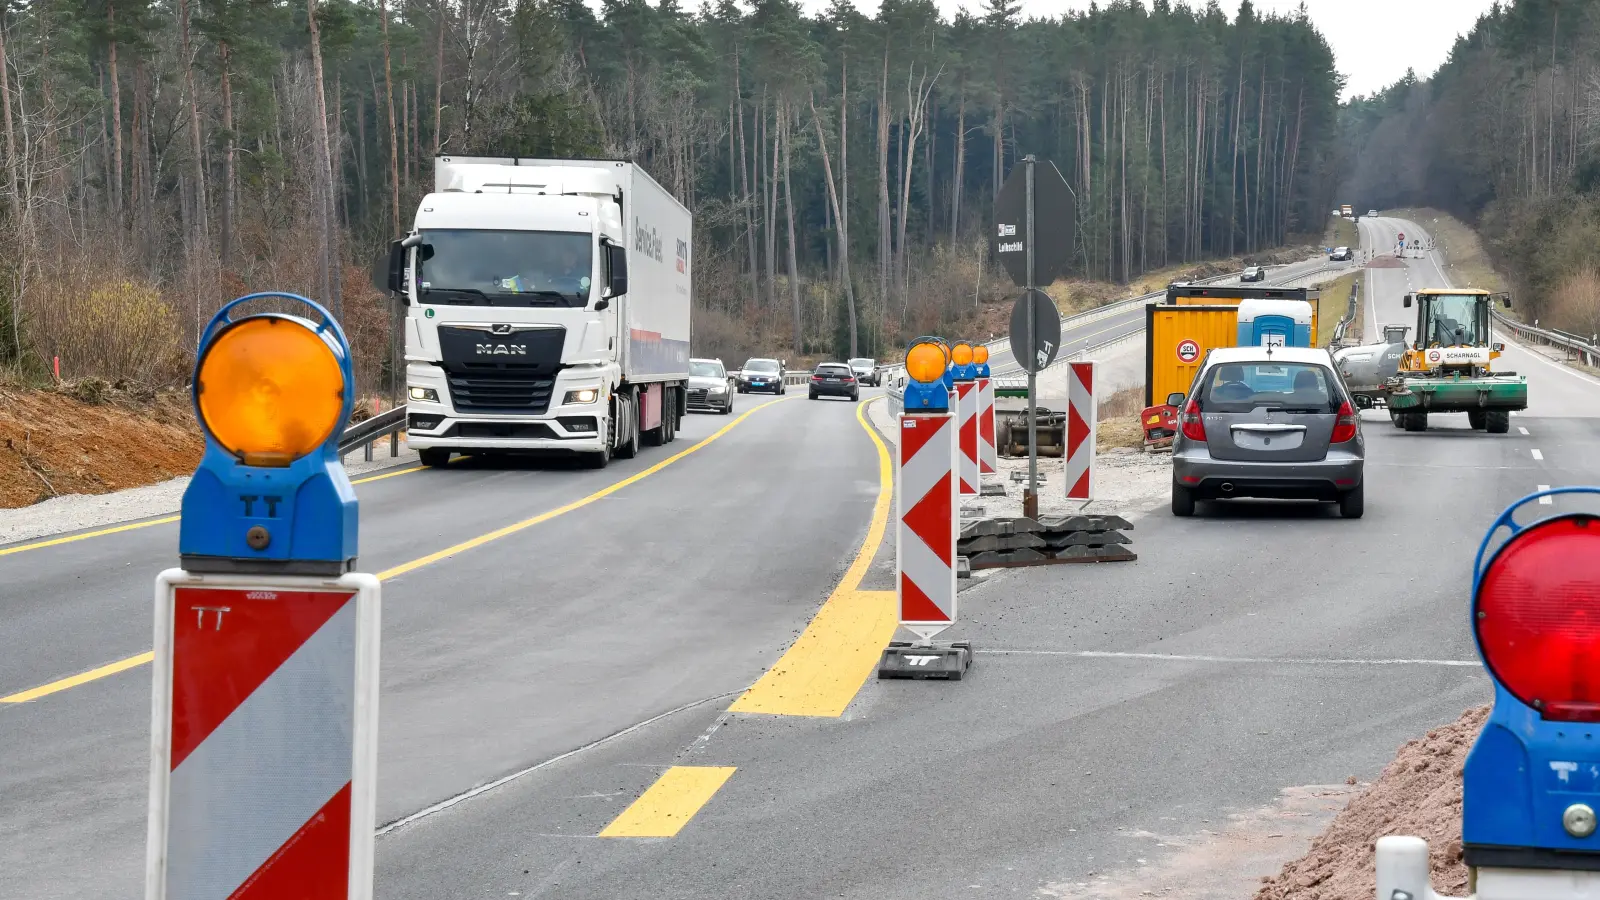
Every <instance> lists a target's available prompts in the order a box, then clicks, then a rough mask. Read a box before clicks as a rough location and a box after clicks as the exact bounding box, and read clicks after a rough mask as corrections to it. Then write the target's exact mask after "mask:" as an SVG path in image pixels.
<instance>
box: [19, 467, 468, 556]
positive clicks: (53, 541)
mask: <svg viewBox="0 0 1600 900" xmlns="http://www.w3.org/2000/svg"><path fill="white" fill-rule="evenodd" d="M465 458H466V457H462V459H465ZM423 468H425V467H424V466H412V467H411V468H409V469H398V470H396V471H393V472H384V473H383V474H381V475H369V476H367V477H366V478H357V479H355V480H354V481H352V482H350V483H351V484H366V483H367V482H369V481H382V480H383V479H385V478H393V477H395V476H396V475H407V474H410V473H412V472H420V471H422V469H423ZM181 518H183V517H182V516H162V517H161V518H159V519H150V520H148V521H145V522H129V523H128V524H126V525H113V526H112V527H110V528H101V529H99V530H96V531H85V532H84V533H83V534H69V535H67V536H66V537H58V538H50V539H49V540H45V541H34V542H33V543H31V544H19V545H17V546H15V547H4V548H0V556H10V555H11V554H13V553H21V552H22V551H24V550H42V549H44V548H45V547H58V546H60V545H62V544H71V543H73V542H74V541H86V540H88V539H89V538H97V537H105V536H106V535H108V534H120V533H121V532H124V531H133V530H134V529H136V528H149V527H151V526H152V525H170V524H172V523H173V522H176V521H178V520H179V519H181Z"/></svg>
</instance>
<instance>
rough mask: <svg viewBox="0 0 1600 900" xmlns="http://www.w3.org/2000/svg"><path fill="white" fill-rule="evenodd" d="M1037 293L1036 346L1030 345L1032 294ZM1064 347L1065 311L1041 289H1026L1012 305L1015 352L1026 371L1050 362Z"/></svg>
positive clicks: (1012, 332)
mask: <svg viewBox="0 0 1600 900" xmlns="http://www.w3.org/2000/svg"><path fill="white" fill-rule="evenodd" d="M1030 294H1031V295H1033V346H1032V347H1031V348H1030V347H1029V346H1028V296H1029V295H1030ZM1060 349H1061V313H1060V311H1058V310H1057V309H1056V304H1055V301H1054V300H1051V299H1050V295H1049V294H1046V293H1045V292H1044V291H1041V290H1032V291H1024V292H1023V294H1022V296H1021V297H1018V298H1017V302H1016V304H1015V305H1014V306H1012V307H1011V355H1012V356H1013V357H1015V358H1016V360H1017V363H1018V364H1019V365H1021V366H1022V370H1023V371H1024V372H1037V371H1039V370H1040V369H1043V368H1044V367H1045V366H1048V365H1050V363H1051V362H1053V361H1054V360H1055V358H1056V352H1057V351H1058V350H1060Z"/></svg>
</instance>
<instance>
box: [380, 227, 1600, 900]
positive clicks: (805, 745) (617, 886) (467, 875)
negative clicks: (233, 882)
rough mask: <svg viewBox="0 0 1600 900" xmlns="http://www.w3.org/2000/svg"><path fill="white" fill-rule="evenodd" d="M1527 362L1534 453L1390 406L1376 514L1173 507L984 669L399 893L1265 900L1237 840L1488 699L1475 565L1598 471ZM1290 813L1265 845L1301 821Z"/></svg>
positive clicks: (443, 834)
mask: <svg viewBox="0 0 1600 900" xmlns="http://www.w3.org/2000/svg"><path fill="white" fill-rule="evenodd" d="M1406 230H1407V231H1408V232H1410V231H1412V230H1413V228H1411V227H1410V226H1409V225H1407V227H1406ZM1408 268H1409V269H1410V270H1411V277H1412V279H1413V281H1415V282H1419V283H1420V282H1424V281H1426V280H1428V279H1430V278H1435V279H1437V278H1439V277H1440V276H1438V274H1437V269H1436V268H1435V267H1434V266H1433V264H1432V262H1431V261H1430V260H1426V259H1419V260H1412V261H1410V262H1409V263H1408ZM1374 274H1378V270H1374ZM1400 278H1401V280H1402V281H1403V280H1404V274H1403V273H1402V274H1401V276H1400ZM1375 287H1376V292H1375V293H1376V296H1374V294H1373V293H1369V295H1368V296H1369V297H1371V298H1372V302H1374V303H1375V305H1376V306H1377V308H1378V309H1379V310H1380V312H1381V313H1383V314H1384V315H1387V314H1388V313H1387V311H1388V310H1391V309H1394V308H1398V306H1399V304H1398V294H1397V293H1396V292H1397V291H1400V284H1399V283H1397V282H1394V281H1391V280H1386V279H1383V278H1379V279H1377V283H1376V285H1375ZM1391 294H1393V296H1391ZM1528 362H1529V368H1528V374H1529V381H1530V390H1531V391H1532V394H1533V396H1534V397H1535V398H1536V402H1543V401H1539V400H1538V399H1537V398H1541V397H1546V398H1550V399H1549V401H1548V403H1549V405H1550V406H1552V407H1558V408H1557V410H1556V411H1555V412H1552V413H1549V414H1545V413H1541V414H1540V415H1537V416H1536V415H1531V414H1530V415H1527V416H1521V415H1519V416H1517V417H1516V418H1515V419H1514V422H1515V423H1516V427H1514V428H1513V429H1512V433H1510V434H1508V435H1503V436H1499V435H1496V436H1491V435H1486V434H1483V433H1482V432H1471V431H1469V430H1467V428H1466V423H1465V421H1461V422H1453V421H1451V418H1452V417H1444V416H1441V417H1439V420H1438V423H1437V425H1438V427H1436V428H1434V429H1431V430H1429V431H1428V432H1425V433H1420V434H1410V433H1406V432H1402V431H1400V430H1398V429H1395V428H1393V427H1391V426H1390V424H1389V422H1388V419H1387V417H1386V416H1384V415H1383V414H1382V413H1381V412H1380V413H1368V414H1366V418H1365V424H1364V426H1363V430H1364V433H1365V435H1366V439H1367V441H1368V459H1369V464H1368V469H1367V478H1368V479H1370V484H1369V485H1368V497H1369V502H1368V509H1367V514H1366V517H1365V518H1363V519H1361V520H1355V521H1351V520H1344V519H1340V518H1338V516H1337V515H1336V514H1335V513H1333V512H1331V511H1330V510H1329V509H1327V508H1325V507H1314V506H1313V507H1307V506H1303V505H1295V504H1280V503H1268V502H1262V503H1240V504H1235V505H1232V506H1227V505H1220V504H1219V505H1213V508H1211V509H1208V510H1206V511H1205V512H1206V513H1208V514H1206V515H1202V516H1200V517H1197V518H1194V519H1175V518H1172V517H1170V516H1169V515H1167V514H1166V513H1165V512H1164V511H1163V510H1159V509H1158V510H1154V511H1150V514H1148V515H1145V516H1143V517H1141V518H1139V519H1138V522H1137V528H1136V529H1135V531H1134V532H1133V533H1132V535H1131V536H1132V537H1134V540H1135V543H1134V549H1135V550H1137V551H1138V552H1139V554H1140V559H1139V560H1138V561H1137V562H1134V563H1129V564H1126V565H1102V566H1083V567H1077V566H1072V567H1060V568H1039V569H1019V570H1013V571H1010V572H1005V573H1003V574H1000V575H998V576H995V577H993V578H991V579H989V580H986V581H985V582H983V583H982V584H980V585H978V586H977V587H974V588H972V589H971V590H968V591H965V592H963V594H962V595H961V610H962V612H961V616H962V621H961V623H960V624H959V625H958V626H957V627H956V628H955V629H953V630H952V631H951V632H948V633H947V634H946V635H945V637H950V638H955V639H970V640H972V641H973V643H974V646H975V647H977V648H978V651H979V655H978V660H977V662H976V664H975V666H974V669H973V670H972V672H971V675H970V677H969V678H968V679H967V680H965V681H962V682H960V683H938V682H882V683H880V682H877V681H875V680H867V681H865V683H864V684H863V685H862V686H861V688H860V690H859V693H857V694H855V695H854V696H853V700H852V702H851V703H850V704H849V706H848V707H847V708H846V709H845V710H844V712H843V713H842V714H841V715H838V716H829V715H762V714H748V713H743V712H739V711H737V710H735V711H719V710H717V709H704V710H697V711H692V712H689V713H686V714H684V715H682V716H680V717H677V718H676V719H674V720H672V721H670V722H663V723H660V725H659V726H657V727H653V728H651V729H648V730H644V731H641V732H639V733H637V734H634V735H629V736H627V737H625V738H624V739H620V740H618V741H615V742H612V743H610V744H607V745H605V746H603V747H599V748H595V749H594V750H593V751H590V752H589V753H588V754H587V755H585V756H580V757H579V758H575V759H573V760H570V761H569V762H568V763H567V764H564V768H562V770H561V771H560V772H559V773H557V772H551V773H548V774H546V775H543V776H542V777H531V776H530V777H529V778H526V779H523V780H520V781H518V782H515V783H512V784H510V785H507V786H505V787H504V788H503V789H501V790H499V791H496V792H492V793H490V794H486V795H484V796H482V797H480V798H477V799H476V800H475V801H473V802H472V803H471V804H463V805H462V806H460V807H458V808H456V809H452V810H449V811H446V812H444V813H441V814H439V815H438V816H436V817H434V818H433V819H430V820H424V821H422V822H418V823H416V825H415V826H412V827H408V828H405V829H401V830H398V831H396V832H394V833H392V834H389V835H386V836H385V837H384V838H383V839H382V841H381V842H380V845H379V878H380V888H381V890H382V892H383V895H384V896H385V897H397V898H419V900H420V898H427V897H435V896H440V895H442V894H444V893H446V892H450V891H452V890H453V891H458V892H461V893H465V892H467V891H471V892H473V893H480V892H481V893H482V894H484V895H493V896H509V895H512V894H513V893H514V894H516V895H518V896H522V897H563V898H565V897H574V898H612V897H651V898H680V897H683V898H688V897H728V898H751V900H755V898H810V897H823V896H826V897H841V898H861V900H866V898H907V900H910V898H926V897H946V896H985V897H991V896H1043V897H1079V896H1083V897H1089V896H1094V897H1105V896H1139V894H1140V893H1141V892H1142V891H1146V890H1148V891H1154V892H1164V894H1163V895H1166V896H1247V895H1248V891H1249V890H1250V889H1251V887H1252V881H1253V878H1252V877H1251V876H1252V875H1256V874H1265V873H1267V872H1270V871H1271V870H1272V869H1273V868H1275V864H1274V865H1271V866H1267V867H1265V868H1262V869H1259V870H1257V871H1255V872H1249V871H1243V872H1241V871H1239V870H1238V869H1237V868H1230V865H1232V864H1231V863H1230V859H1231V857H1232V856H1234V855H1236V854H1237V850H1238V848H1237V846H1236V845H1230V844H1228V843H1226V842H1225V841H1224V840H1223V839H1222V838H1219V837H1217V835H1218V833H1220V832H1227V831H1229V830H1230V829H1233V828H1236V827H1238V823H1239V822H1240V821H1242V820H1248V819H1249V815H1248V814H1249V813H1250V811H1253V810H1260V809H1268V810H1272V809H1277V808H1278V805H1279V804H1280V802H1281V801H1282V798H1283V797H1284V796H1285V795H1286V794H1288V795H1291V796H1293V795H1295V794H1296V791H1297V789H1305V788H1308V787H1309V786H1316V785H1343V783H1344V781H1345V779H1346V778H1347V777H1348V776H1352V775H1353V776H1357V777H1359V778H1363V779H1368V778H1371V777H1373V776H1375V775H1376V774H1377V772H1378V771H1379V770H1380V769H1381V767H1382V766H1383V765H1384V764H1385V763H1386V762H1387V761H1388V760H1389V759H1390V758H1392V756H1393V753H1394V751H1395V750H1396V748H1397V747H1398V746H1399V745H1400V744H1401V743H1403V742H1404V741H1406V740H1408V739H1410V738H1413V737H1416V736H1418V735H1420V734H1422V733H1424V732H1425V731H1427V730H1428V729H1429V728H1431V727H1434V726H1436V725H1439V724H1442V723H1444V722H1447V721H1450V720H1452V719H1454V718H1455V717H1456V716H1457V715H1459V714H1460V712H1461V710H1462V709H1464V708H1466V707H1467V706H1469V705H1473V704H1476V703H1481V702H1485V701H1486V700H1487V699H1488V698H1489V697H1490V693H1491V689H1490V685H1489V682H1488V680H1487V678H1486V677H1485V676H1484V674H1483V673H1482V671H1481V669H1480V668H1479V667H1478V665H1477V663H1476V659H1475V655H1474V652H1473V646H1472V641H1471V637H1470V634H1469V632H1468V623H1467V615H1466V609H1467V598H1466V593H1467V589H1468V585H1469V583H1470V571H1469V570H1470V561H1471V554H1472V552H1473V551H1474V550H1475V549H1476V545H1477V542H1478V540H1479V538H1480V537H1481V535H1482V531H1483V529H1484V528H1485V527H1487V523H1488V522H1489V521H1490V519H1491V518H1492V517H1493V516H1494V515H1495V514H1497V513H1498V512H1499V511H1500V510H1502V509H1503V508H1504V507H1505V506H1506V505H1508V504H1509V503H1510V502H1512V501H1514V500H1515V499H1517V498H1520V497H1522V496H1524V495H1526V494H1527V493H1529V492H1531V491H1533V490H1535V489H1537V488H1538V487H1539V486H1540V485H1542V484H1554V485H1559V484H1571V483H1583V482H1593V481H1594V480H1595V475H1596V473H1595V471H1594V468H1595V465H1594V463H1593V462H1592V456H1591V454H1589V453H1588V452H1587V449H1586V448H1588V447H1592V446H1593V441H1595V440H1596V439H1597V438H1600V418H1597V416H1600V408H1597V405H1596V404H1595V403H1593V402H1592V401H1589V400H1588V399H1587V397H1586V396H1585V394H1584V389H1585V388H1586V387H1589V386H1588V385H1586V384H1585V383H1584V381H1583V380H1582V379H1581V378H1578V377H1575V376H1574V375H1569V374H1568V373H1567V372H1566V371H1564V370H1561V369H1559V368H1557V367H1554V364H1551V366H1548V367H1546V366H1539V365H1538V364H1537V363H1536V362H1534V361H1532V359H1531V357H1529V359H1528ZM1518 365H1521V362H1519V363H1518ZM1593 387H1595V388H1600V385H1594V386H1593ZM1597 393H1600V392H1597ZM1562 403H1570V404H1571V408H1569V409H1564V410H1562V409H1559V404H1562ZM1531 412H1532V411H1531V410H1530V413H1531ZM1558 414H1559V417H1557V415H1558ZM1460 418H1463V419H1464V417H1460ZM1534 451H1539V452H1537V453H1536V452H1534ZM1586 460H1589V461H1586ZM1130 512H1132V511H1130ZM816 652H818V653H823V652H824V651H820V650H819V651H816ZM795 655H796V654H791V656H795ZM786 661H790V660H789V657H786ZM792 662H794V663H796V664H799V663H801V662H802V660H799V659H795V660H792ZM730 769H731V770H732V771H731V774H729V770H730ZM685 770H688V771H692V772H697V773H702V774H701V777H710V778H715V779H725V780H721V781H719V784H720V788H719V789H718V790H716V791H715V795H714V798H713V799H712V800H710V801H709V802H707V803H706V804H705V805H704V806H703V807H698V806H696V807H694V809H696V810H697V812H694V813H693V818H692V820H691V821H690V822H689V824H688V825H687V827H684V828H683V830H682V831H680V832H678V833H677V834H676V836H674V837H670V838H631V839H627V838H615V837H601V836H597V835H601V834H603V833H604V832H605V831H606V830H607V829H608V828H610V827H612V826H611V825H609V824H608V823H613V822H615V821H616V820H617V817H618V815H619V813H621V812H622V811H623V810H624V809H625V808H630V807H629V804H633V803H634V802H635V800H636V798H639V797H641V795H643V794H644V793H645V792H646V791H647V790H652V788H651V785H653V784H659V782H658V778H662V780H667V779H665V778H663V773H671V772H674V771H679V772H682V771H685ZM1302 793H1303V791H1302ZM666 805H667V806H671V805H672V804H671V803H670V802H669V803H667V804H666ZM624 818H625V816H624ZM1264 821H1265V825H1264V826H1263V827H1262V828H1261V829H1259V831H1258V833H1255V834H1253V835H1251V836H1250V837H1251V839H1252V842H1253V843H1255V844H1263V845H1270V844H1271V843H1272V840H1273V839H1274V838H1281V837H1282V834H1281V832H1283V831H1284V830H1287V829H1288V828H1292V827H1293V822H1292V821H1290V814H1288V813H1281V812H1280V813H1278V814H1275V815H1268V816H1266V817H1265V819H1264ZM1268 852H1269V853H1270V851H1268ZM1279 859H1280V860H1281V856H1280V857H1279ZM1214 867H1215V868H1220V870H1221V872H1220V874H1219V873H1218V872H1217V871H1213V868H1214Z"/></svg>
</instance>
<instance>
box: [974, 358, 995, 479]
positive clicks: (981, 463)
mask: <svg viewBox="0 0 1600 900" xmlns="http://www.w3.org/2000/svg"><path fill="white" fill-rule="evenodd" d="M999 471H1000V451H999V449H998V448H997V447H996V446H995V443H994V379H993V378H979V379H978V476H979V477H980V478H981V477H982V476H984V475H993V474H995V473H996V472H999Z"/></svg>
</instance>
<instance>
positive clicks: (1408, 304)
mask: <svg viewBox="0 0 1600 900" xmlns="http://www.w3.org/2000/svg"><path fill="white" fill-rule="evenodd" d="M1411 297H1412V295H1411V294H1407V295H1406V296H1405V299H1403V300H1401V301H1400V305H1402V306H1404V307H1405V308H1406V309H1410V308H1411Z"/></svg>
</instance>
